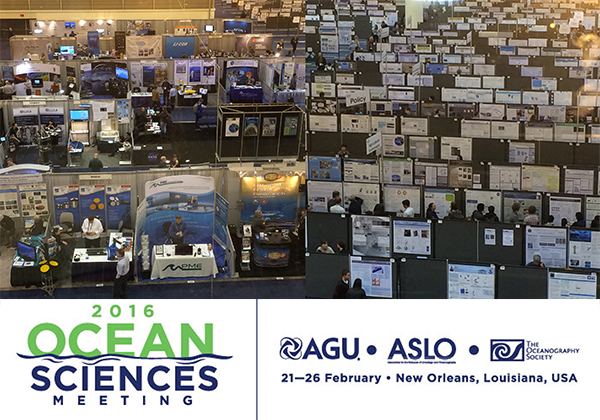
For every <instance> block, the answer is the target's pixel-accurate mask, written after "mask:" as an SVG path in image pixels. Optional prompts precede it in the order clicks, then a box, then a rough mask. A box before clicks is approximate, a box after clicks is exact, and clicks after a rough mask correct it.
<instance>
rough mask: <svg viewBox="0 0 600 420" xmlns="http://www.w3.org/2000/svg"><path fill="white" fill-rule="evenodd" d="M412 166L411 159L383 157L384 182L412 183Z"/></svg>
mask: <svg viewBox="0 0 600 420" xmlns="http://www.w3.org/2000/svg"><path fill="white" fill-rule="evenodd" d="M412 167H413V162H412V160H411V159H389V158H386V159H383V182H384V183H391V184H403V185H412V183H413V172H412Z"/></svg>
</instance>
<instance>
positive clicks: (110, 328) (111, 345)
mask: <svg viewBox="0 0 600 420" xmlns="http://www.w3.org/2000/svg"><path fill="white" fill-rule="evenodd" d="M117 331H133V324H108V325H107V339H106V352H107V354H121V355H123V356H134V353H133V352H132V351H118V350H117V349H116V347H117V346H118V345H131V341H132V340H131V337H117V336H116V335H115V333H116V332H117Z"/></svg>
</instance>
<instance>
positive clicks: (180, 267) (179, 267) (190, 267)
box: [162, 263, 202, 271]
mask: <svg viewBox="0 0 600 420" xmlns="http://www.w3.org/2000/svg"><path fill="white" fill-rule="evenodd" d="M167 268H168V269H170V270H171V271H177V270H182V271H193V270H202V263H195V264H179V265H175V264H169V265H167V266H166V267H165V268H163V270H162V271H165V270H167Z"/></svg>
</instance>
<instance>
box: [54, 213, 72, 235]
mask: <svg viewBox="0 0 600 420" xmlns="http://www.w3.org/2000/svg"><path fill="white" fill-rule="evenodd" d="M58 224H59V225H60V226H61V227H62V229H63V233H64V234H65V235H69V237H70V238H73V227H74V226H75V219H74V218H73V213H70V212H68V211H66V212H63V213H61V214H60V216H59V218H58Z"/></svg>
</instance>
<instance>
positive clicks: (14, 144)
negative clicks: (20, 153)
mask: <svg viewBox="0 0 600 420" xmlns="http://www.w3.org/2000/svg"><path fill="white" fill-rule="evenodd" d="M20 144H21V129H20V128H19V126H18V125H17V123H13V125H12V127H11V128H10V130H8V154H9V156H11V157H13V156H14V155H13V154H14V153H16V151H17V149H18V148H19V145H20Z"/></svg>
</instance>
